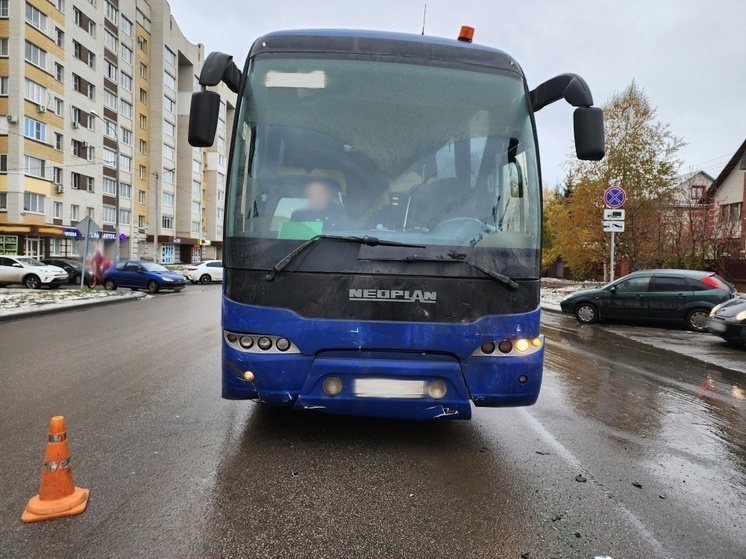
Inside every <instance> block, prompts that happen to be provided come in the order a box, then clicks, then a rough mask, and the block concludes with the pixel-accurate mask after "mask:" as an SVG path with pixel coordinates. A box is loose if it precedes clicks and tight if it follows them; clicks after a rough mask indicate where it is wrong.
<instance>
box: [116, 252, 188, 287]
mask: <svg viewBox="0 0 746 559" xmlns="http://www.w3.org/2000/svg"><path fill="white" fill-rule="evenodd" d="M185 285H186V280H185V279H184V276H182V275H181V274H176V273H174V272H172V271H170V270H169V269H168V268H165V267H164V266H161V265H160V264H156V263H155V262H146V261H144V260H120V261H119V262H117V263H116V264H115V265H114V266H111V267H110V268H109V269H108V270H107V271H106V273H105V274H104V277H103V286H104V289H108V290H110V291H111V290H114V289H116V288H117V287H129V288H130V289H132V290H136V289H147V290H148V291H150V292H151V293H158V292H159V291H160V290H162V289H168V290H172V291H181V290H182V289H184V286H185Z"/></svg>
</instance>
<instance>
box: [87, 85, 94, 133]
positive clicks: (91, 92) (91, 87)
mask: <svg viewBox="0 0 746 559" xmlns="http://www.w3.org/2000/svg"><path fill="white" fill-rule="evenodd" d="M86 96H87V97H88V99H91V100H95V99H96V87H95V86H94V85H93V84H92V83H89V84H88V90H87V91H86ZM88 128H93V127H92V126H89V127H88Z"/></svg>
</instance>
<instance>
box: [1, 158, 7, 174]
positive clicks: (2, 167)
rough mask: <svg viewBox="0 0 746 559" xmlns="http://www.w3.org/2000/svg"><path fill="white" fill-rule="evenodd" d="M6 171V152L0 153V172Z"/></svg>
mask: <svg viewBox="0 0 746 559" xmlns="http://www.w3.org/2000/svg"><path fill="white" fill-rule="evenodd" d="M7 172H8V154H7V153H0V173H7Z"/></svg>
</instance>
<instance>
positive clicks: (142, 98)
mask: <svg viewBox="0 0 746 559" xmlns="http://www.w3.org/2000/svg"><path fill="white" fill-rule="evenodd" d="M147 102H148V92H147V91H145V90H144V89H142V88H140V103H143V104H145V103H147Z"/></svg>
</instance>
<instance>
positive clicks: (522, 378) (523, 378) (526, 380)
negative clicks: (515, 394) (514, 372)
mask: <svg viewBox="0 0 746 559" xmlns="http://www.w3.org/2000/svg"><path fill="white" fill-rule="evenodd" d="M518 382H520V383H521V384H526V383H527V382H528V377H527V376H526V375H521V376H519V377H518Z"/></svg>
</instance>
